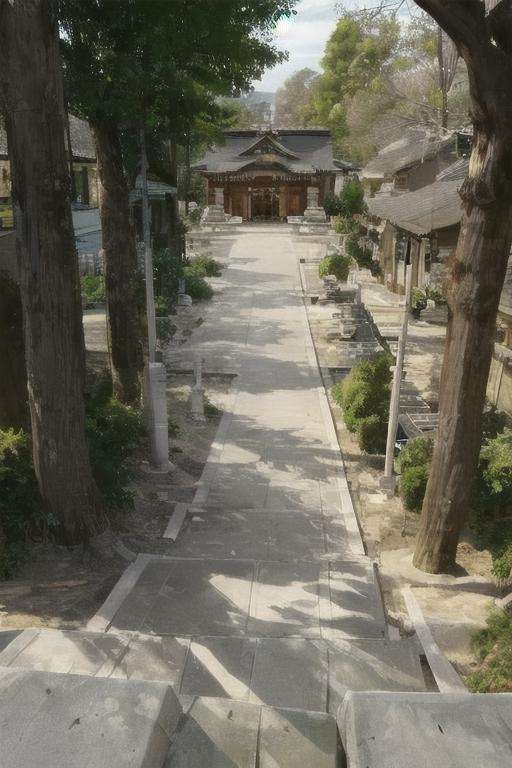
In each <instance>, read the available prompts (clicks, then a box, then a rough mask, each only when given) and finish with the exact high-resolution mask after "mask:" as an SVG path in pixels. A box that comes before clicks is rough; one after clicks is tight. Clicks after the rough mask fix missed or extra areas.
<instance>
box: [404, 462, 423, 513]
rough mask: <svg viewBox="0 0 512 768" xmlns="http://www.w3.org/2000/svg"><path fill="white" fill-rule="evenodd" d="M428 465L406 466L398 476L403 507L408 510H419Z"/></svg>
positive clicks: (421, 504) (421, 503)
mask: <svg viewBox="0 0 512 768" xmlns="http://www.w3.org/2000/svg"><path fill="white" fill-rule="evenodd" d="M428 475H429V466H428V465H427V464H417V465H416V466H411V467H407V468H406V469H404V471H403V472H402V474H401V476H400V494H401V496H402V499H403V501H404V504H405V508H406V509H408V510H409V511H410V512H421V507H422V506H423V499H424V497H425V491H426V488H427V480H428Z"/></svg>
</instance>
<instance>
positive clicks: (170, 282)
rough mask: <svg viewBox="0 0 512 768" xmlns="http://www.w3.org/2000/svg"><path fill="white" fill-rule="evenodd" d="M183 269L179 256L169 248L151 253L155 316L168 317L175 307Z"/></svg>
mask: <svg viewBox="0 0 512 768" xmlns="http://www.w3.org/2000/svg"><path fill="white" fill-rule="evenodd" d="M183 268H184V265H183V260H182V258H181V254H179V253H176V252H174V251H171V249H170V248H162V249H160V250H157V251H155V252H154V253H153V275H154V286H155V295H156V296H157V297H158V312H157V314H161V315H162V316H164V315H168V314H169V313H170V312H172V310H173V307H174V306H175V305H176V303H177V301H178V288H179V281H180V278H181V277H183Z"/></svg>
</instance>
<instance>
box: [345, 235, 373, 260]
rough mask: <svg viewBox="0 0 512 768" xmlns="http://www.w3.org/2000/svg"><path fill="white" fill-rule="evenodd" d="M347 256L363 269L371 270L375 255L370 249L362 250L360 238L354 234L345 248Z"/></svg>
mask: <svg viewBox="0 0 512 768" xmlns="http://www.w3.org/2000/svg"><path fill="white" fill-rule="evenodd" d="M345 248H346V251H347V254H348V255H349V256H350V258H351V259H353V260H354V261H355V262H356V263H357V265H358V266H359V267H360V268H361V269H370V268H371V265H372V262H373V254H372V252H371V251H370V249H369V248H362V247H361V246H360V245H359V237H358V235H357V234H355V233H354V234H352V235H350V237H349V238H348V240H347V244H346V246H345Z"/></svg>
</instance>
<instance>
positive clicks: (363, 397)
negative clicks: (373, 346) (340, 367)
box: [332, 352, 393, 453]
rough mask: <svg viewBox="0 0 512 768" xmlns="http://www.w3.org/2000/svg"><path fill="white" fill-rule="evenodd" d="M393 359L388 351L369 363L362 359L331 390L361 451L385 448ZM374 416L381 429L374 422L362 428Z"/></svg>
mask: <svg viewBox="0 0 512 768" xmlns="http://www.w3.org/2000/svg"><path fill="white" fill-rule="evenodd" d="M392 360H393V358H392V357H391V355H390V354H389V352H379V353H378V354H377V355H375V356H374V357H373V358H372V359H370V360H362V361H361V362H359V363H357V364H356V365H355V366H354V367H353V368H352V370H351V371H350V373H349V374H348V376H346V378H345V379H343V381H341V382H339V383H338V384H336V385H335V386H334V387H333V389H332V394H333V397H334V400H335V402H336V403H337V404H338V405H339V406H341V408H342V409H343V418H344V420H345V424H346V425H347V429H348V430H349V431H350V432H354V433H357V434H358V439H359V441H360V447H361V448H362V450H365V451H368V452H371V453H375V452H378V451H379V450H380V449H381V448H382V440H381V435H382V434H383V432H385V425H386V424H387V421H388V415H389V400H390V384H391V378H392V374H391V371H390V370H389V368H390V365H391V363H392ZM371 416H375V417H377V420H378V421H379V422H380V423H381V425H382V426H381V427H378V426H377V422H376V420H375V419H373V420H372V421H371V422H368V423H367V424H366V425H363V426H362V429H361V428H360V427H361V422H363V421H364V420H366V419H368V417H371ZM372 438H373V442H371V441H372ZM361 441H363V443H364V447H363V445H362V444H361ZM384 444H385V440H384ZM370 446H371V450H370Z"/></svg>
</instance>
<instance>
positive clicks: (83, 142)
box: [0, 115, 96, 160]
mask: <svg viewBox="0 0 512 768" xmlns="http://www.w3.org/2000/svg"><path fill="white" fill-rule="evenodd" d="M69 132H70V135H71V147H72V149H73V158H74V159H75V160H96V151H95V149H94V140H93V137H92V131H91V128H90V126H89V123H88V122H86V121H85V120H81V119H80V118H79V117H75V115H70V116H69ZM0 157H7V135H6V133H5V130H4V128H3V126H2V125H1V124H0Z"/></svg>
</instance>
